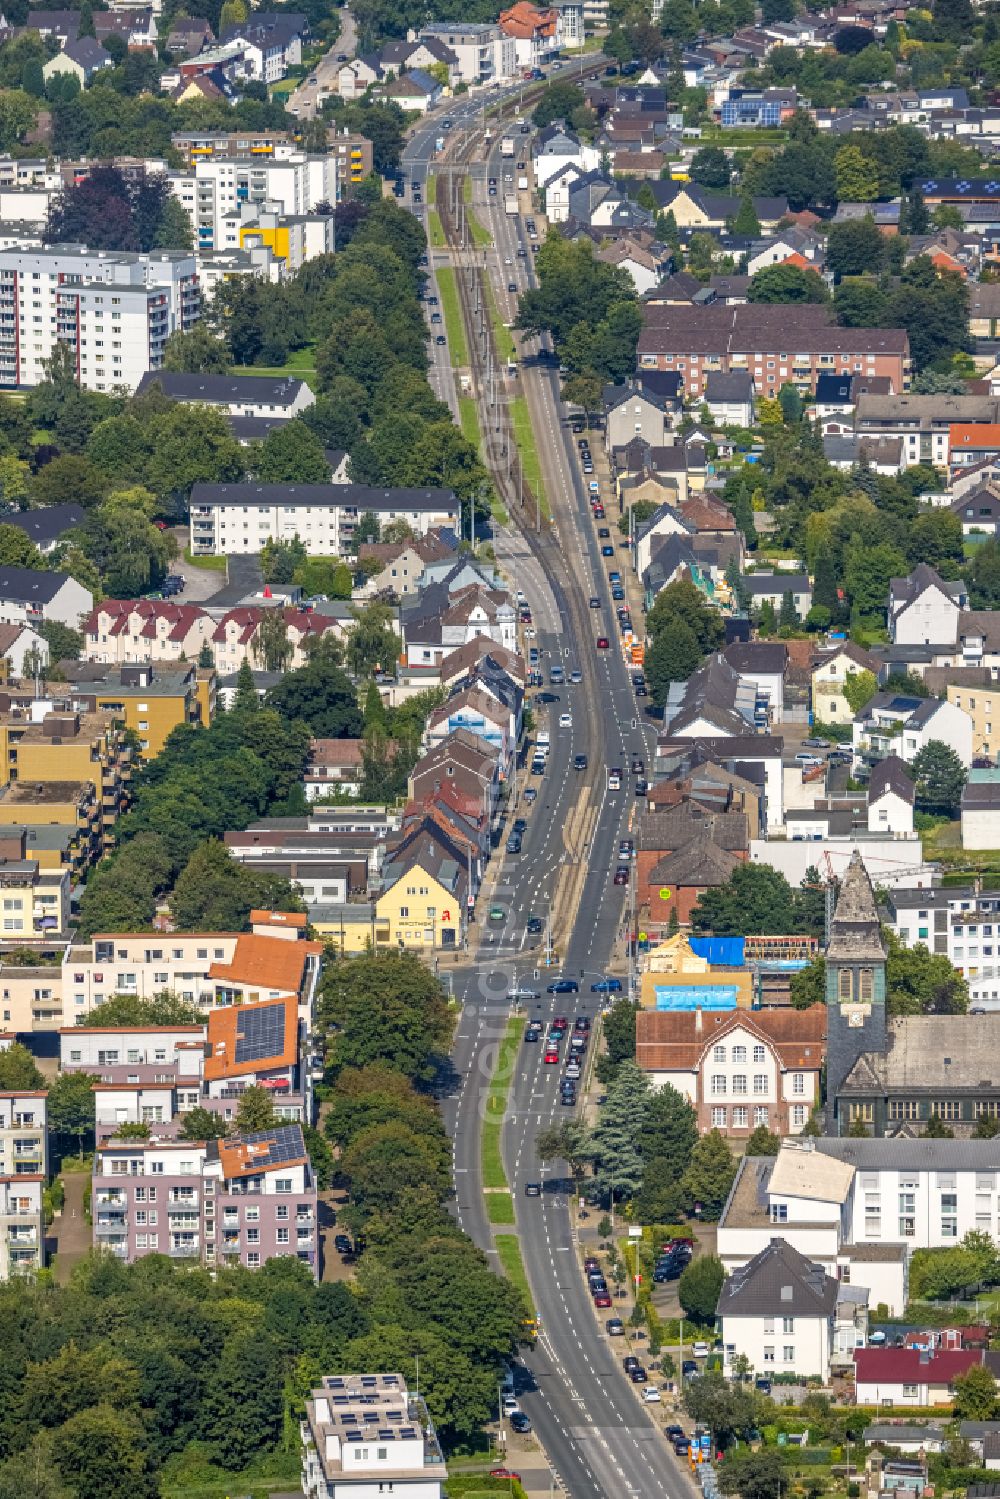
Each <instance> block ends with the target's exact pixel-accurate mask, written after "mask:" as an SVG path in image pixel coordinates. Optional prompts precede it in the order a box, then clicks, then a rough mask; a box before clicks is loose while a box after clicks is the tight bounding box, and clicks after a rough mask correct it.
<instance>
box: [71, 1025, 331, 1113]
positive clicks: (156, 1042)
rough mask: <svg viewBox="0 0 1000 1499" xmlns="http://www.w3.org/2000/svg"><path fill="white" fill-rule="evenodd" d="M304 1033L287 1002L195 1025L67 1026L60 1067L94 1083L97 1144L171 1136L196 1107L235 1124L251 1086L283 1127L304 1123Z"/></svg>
mask: <svg viewBox="0 0 1000 1499" xmlns="http://www.w3.org/2000/svg"><path fill="white" fill-rule="evenodd" d="M300 1029H301V1025H300V1021H299V1015H298V1006H297V1001H296V1000H295V999H293V998H287V999H278V1000H265V1001H263V1002H262V1003H258V1004H247V1005H232V1006H226V1007H224V1008H221V1009H216V1010H212V1011H211V1012H210V1013H209V1015H208V1017H207V1020H206V1023H205V1024H204V1025H200V1026H184V1027H157V1026H149V1027H138V1028H131V1029H130V1028H128V1027H122V1026H110V1027H108V1026H98V1027H94V1028H91V1027H90V1026H83V1025H76V1026H65V1027H63V1028H62V1029H61V1031H60V1033H59V1041H60V1062H61V1066H62V1069H63V1071H67V1072H87V1073H90V1074H92V1075H93V1076H94V1077H95V1079H96V1080H95V1083H94V1098H95V1113H96V1124H97V1136H98V1140H99V1141H100V1140H103V1139H105V1138H108V1137H109V1136H113V1135H114V1134H115V1132H116V1130H117V1129H118V1128H119V1127H120V1126H121V1125H122V1124H148V1125H150V1126H151V1127H152V1128H154V1132H155V1134H156V1136H157V1138H160V1139H172V1138H174V1137H175V1136H176V1134H177V1132H178V1131H179V1129H180V1127H181V1125H182V1124H183V1122H184V1116H185V1114H188V1113H190V1112H191V1110H192V1109H195V1108H203V1109H207V1110H208V1111H209V1112H210V1113H214V1114H218V1115H219V1116H220V1117H221V1118H222V1119H224V1120H225V1121H226V1123H227V1124H230V1125H231V1124H232V1123H233V1122H234V1121H235V1119H236V1116H237V1112H238V1109H239V1104H240V1098H241V1097H242V1095H243V1093H244V1092H245V1091H246V1090H247V1089H248V1088H265V1089H266V1090H267V1091H268V1092H269V1093H270V1094H271V1095H272V1097H273V1099H274V1109H275V1113H276V1114H277V1115H278V1117H279V1118H280V1119H281V1120H283V1121H287V1122H289V1123H308V1122H309V1121H310V1119H311V1118H312V1073H311V1070H310V1068H309V1067H307V1066H304V1065H303V1064H302V1063H301V1062H300Z"/></svg>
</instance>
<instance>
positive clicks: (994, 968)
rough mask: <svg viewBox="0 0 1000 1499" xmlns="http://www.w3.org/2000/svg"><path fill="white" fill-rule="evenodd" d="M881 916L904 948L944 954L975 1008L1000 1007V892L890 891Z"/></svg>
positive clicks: (906, 889)
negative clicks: (924, 948) (960, 976)
mask: <svg viewBox="0 0 1000 1499" xmlns="http://www.w3.org/2000/svg"><path fill="white" fill-rule="evenodd" d="M880 914H881V916H882V919H883V921H884V922H885V924H886V926H888V927H890V928H891V929H892V931H894V932H895V934H896V936H897V937H898V938H899V940H900V941H901V942H902V943H903V944H904V945H905V946H906V947H917V946H922V947H926V948H927V950H928V952H932V953H942V954H944V956H945V957H947V959H948V961H949V963H950V964H951V965H952V967H953V968H954V969H956V970H957V972H958V973H960V974H961V975H962V977H963V978H964V979H965V981H966V983H967V984H968V986H969V998H970V1000H971V1002H972V1005H973V1007H975V1008H979V1007H980V1006H982V1007H984V1008H987V1009H996V1008H1000V890H996V889H993V890H990V889H985V890H981V891H978V890H973V889H972V888H971V887H961V888H945V887H936V888H934V889H913V888H905V887H903V888H900V889H892V890H887V891H886V892H885V895H884V898H883V905H882V909H881V913H880Z"/></svg>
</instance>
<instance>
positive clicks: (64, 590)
mask: <svg viewBox="0 0 1000 1499" xmlns="http://www.w3.org/2000/svg"><path fill="white" fill-rule="evenodd" d="M93 607H94V595H93V594H92V593H91V592H90V589H89V588H84V587H83V585H82V584H81V583H78V582H77V581H76V579H75V578H71V577H70V575H69V574H68V573H44V572H37V571H36V570H35V569H34V568H30V567H0V624H6V625H32V626H38V625H41V624H48V623H50V622H52V621H55V622H57V623H58V624H62V625H69V626H70V628H71V629H73V630H76V629H79V626H80V620H81V619H82V617H83V616H84V615H85V614H89V613H90V611H91V609H93Z"/></svg>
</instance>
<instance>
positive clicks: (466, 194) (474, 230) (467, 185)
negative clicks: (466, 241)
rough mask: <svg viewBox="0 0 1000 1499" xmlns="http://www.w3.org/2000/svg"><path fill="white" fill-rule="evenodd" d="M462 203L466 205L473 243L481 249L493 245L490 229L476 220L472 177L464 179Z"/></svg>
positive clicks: (466, 214)
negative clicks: (473, 209) (473, 207)
mask: <svg viewBox="0 0 1000 1499" xmlns="http://www.w3.org/2000/svg"><path fill="white" fill-rule="evenodd" d="M462 201H463V202H464V203H465V217H466V220H467V221H468V225H469V233H470V234H471V235H472V243H473V244H474V245H479V246H480V247H482V246H483V245H491V244H492V243H493V236H492V234H491V233H490V231H489V230H488V229H485V228H484V227H483V225H482V224H481V223H480V222H479V220H478V219H477V218H476V215H475V214H474V213H473V211H472V178H471V177H463V178H462Z"/></svg>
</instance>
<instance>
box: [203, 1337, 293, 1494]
mask: <svg viewBox="0 0 1000 1499" xmlns="http://www.w3.org/2000/svg"><path fill="white" fill-rule="evenodd" d="M283 1389H284V1379H283V1374H282V1367H281V1360H280V1358H279V1356H278V1351H277V1349H276V1347H275V1345H274V1341H273V1339H271V1338H269V1337H262V1336H261V1334H260V1332H259V1331H258V1329H256V1328H253V1329H247V1330H245V1331H242V1330H241V1331H237V1332H233V1333H232V1334H231V1335H230V1337H229V1338H228V1339H227V1341H226V1346H225V1348H224V1349H223V1352H222V1356H221V1358H220V1359H219V1362H218V1364H217V1366H216V1368H215V1370H214V1371H213V1376H212V1379H211V1380H210V1381H209V1383H208V1384H207V1386H206V1388H205V1391H204V1394H203V1397H202V1404H201V1428H202V1430H203V1432H204V1434H205V1437H206V1438H207V1439H208V1440H209V1441H211V1442H212V1443H213V1445H214V1446H215V1447H216V1448H217V1450H218V1453H219V1459H220V1461H221V1463H222V1464H223V1466H224V1467H226V1468H230V1469H232V1470H233V1471H234V1472H239V1471H241V1470H242V1469H243V1468H245V1467H246V1466H247V1465H248V1464H249V1463H250V1462H252V1461H253V1459H254V1458H255V1457H257V1456H258V1455H259V1454H260V1453H262V1452H267V1451H270V1450H272V1449H273V1448H274V1447H275V1446H276V1445H277V1443H278V1438H279V1437H280V1435H281V1423H282V1412H283V1393H282V1392H283Z"/></svg>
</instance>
